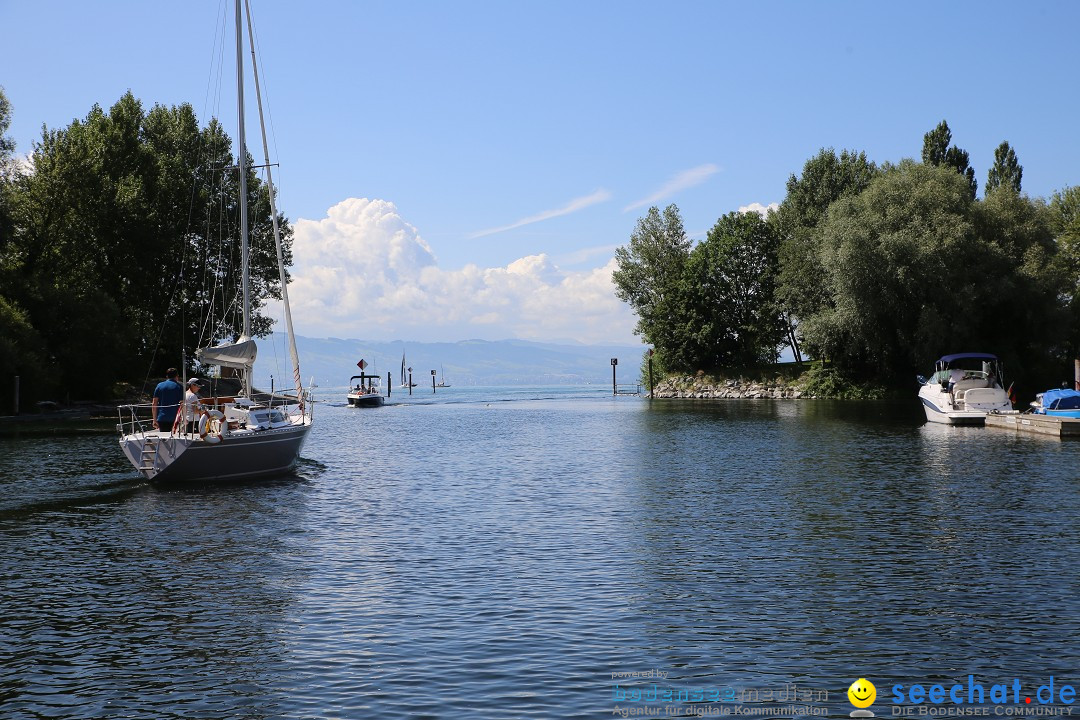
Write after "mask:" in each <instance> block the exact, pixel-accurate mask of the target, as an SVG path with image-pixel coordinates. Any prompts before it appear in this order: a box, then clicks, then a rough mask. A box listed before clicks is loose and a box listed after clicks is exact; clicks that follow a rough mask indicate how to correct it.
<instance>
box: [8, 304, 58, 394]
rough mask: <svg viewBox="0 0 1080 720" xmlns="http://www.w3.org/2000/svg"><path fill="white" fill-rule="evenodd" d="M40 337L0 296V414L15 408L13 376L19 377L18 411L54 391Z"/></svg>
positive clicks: (51, 376)
mask: <svg viewBox="0 0 1080 720" xmlns="http://www.w3.org/2000/svg"><path fill="white" fill-rule="evenodd" d="M50 370H52V363H51V362H50V361H49V359H48V358H47V354H46V352H45V344H44V342H43V341H42V339H41V336H40V335H39V334H38V333H37V331H36V330H34V328H33V327H32V326H31V325H30V319H29V318H28V317H27V315H26V313H25V312H23V311H22V310H21V309H20V308H19V307H18V306H16V305H14V304H13V303H11V302H9V301H8V300H5V299H4V298H3V297H2V296H0V415H6V414H7V413H9V412H11V411H12V410H13V409H14V407H13V406H14V392H15V383H14V378H15V376H19V388H20V392H19V401H20V402H19V405H20V410H24V409H27V408H30V407H32V406H33V404H34V402H35V401H37V400H40V399H43V398H46V397H48V396H49V394H50V393H52V392H54V391H55V390H56V389H57V386H56V384H55V381H54V378H55V375H54V374H53V373H52V372H50Z"/></svg>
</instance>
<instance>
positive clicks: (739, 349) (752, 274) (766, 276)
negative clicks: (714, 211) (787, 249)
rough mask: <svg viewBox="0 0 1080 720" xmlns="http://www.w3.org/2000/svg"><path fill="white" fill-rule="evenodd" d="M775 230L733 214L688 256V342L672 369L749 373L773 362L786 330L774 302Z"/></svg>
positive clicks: (758, 220) (745, 215)
mask: <svg viewBox="0 0 1080 720" xmlns="http://www.w3.org/2000/svg"><path fill="white" fill-rule="evenodd" d="M778 245H779V242H778V239H777V235H776V232H775V229H774V228H773V226H772V225H770V224H769V223H767V222H766V221H765V220H764V219H762V217H761V216H760V215H759V214H757V213H755V212H749V213H737V212H731V213H728V214H727V215H724V216H723V217H721V218H720V219H719V220H717V221H716V224H715V225H714V226H713V227H712V229H711V230H709V233H708V235H707V237H706V239H705V241H704V242H702V243H700V244H699V245H698V246H697V247H695V248H694V249H693V251H692V252H691V253H690V259H689V260H688V262H687V268H686V284H685V287H684V292H683V297H684V310H683V313H682V318H683V323H684V324H685V325H687V326H688V327H689V329H690V332H689V333H688V334H689V342H687V343H686V344H685V345H684V346H683V347H682V348H681V350H682V352H681V353H680V354H679V355H678V356H676V357H675V358H674V360H675V362H674V365H675V368H676V369H682V370H691V369H699V368H704V369H707V370H716V369H720V368H736V367H751V366H756V365H759V364H763V363H771V362H775V361H776V357H777V355H778V352H777V349H778V347H779V346H780V344H781V342H782V341H783V337H784V324H783V319H782V317H781V314H780V309H779V306H778V305H777V302H776V279H777V272H778V261H777V247H778Z"/></svg>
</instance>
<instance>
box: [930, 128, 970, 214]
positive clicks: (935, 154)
mask: <svg viewBox="0 0 1080 720" xmlns="http://www.w3.org/2000/svg"><path fill="white" fill-rule="evenodd" d="M951 140H952V131H951V130H949V124H948V123H947V122H945V121H944V120H942V121H941V122H940V123H938V126H937V127H936V128H934V129H933V130H931V131H930V132H928V133H926V135H924V136H923V150H922V160H923V162H924V163H926V164H927V165H935V166H942V167H951V168H952V169H954V170H956V172H958V173H960V174H961V175H962V176H964V178H965V179H967V182H968V185H969V187H970V189H971V198H972V199H975V196H976V194H977V193H978V190H979V183H978V181H977V180H975V168H973V167H970V157H969V156H968V153H967V150H961V149H960V148H958V147H956V146H955V145H953V146H952V147H949V142H950V141H951Z"/></svg>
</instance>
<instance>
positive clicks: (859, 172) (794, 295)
mask: <svg viewBox="0 0 1080 720" xmlns="http://www.w3.org/2000/svg"><path fill="white" fill-rule="evenodd" d="M877 172H878V170H877V167H876V166H875V165H874V163H872V162H870V161H868V160H867V159H866V154H865V153H856V152H855V151H848V150H844V151H841V153H840V155H839V156H837V154H836V151H835V150H833V149H832V148H829V149H822V150H821V151H819V152H818V154H817V155H815V156H814V157H812V158H810V159H809V160H807V161H806V164H805V165H804V166H803V173H802V176H801V177H798V178H797V177H796V176H795V175H791V176H790V177H789V178H788V181H787V196H786V197H785V198H784V202H782V203H781V204H780V208H779V210H778V211H777V212H776V213H775V214H774V215H772V216H771V217H770V221H771V222H773V223H774V224H775V225H776V228H777V233H778V234H779V237H780V239H781V240H780V248H779V267H780V269H779V278H778V286H777V291H776V292H777V299H778V301H779V303H780V305H781V307H782V308H783V310H784V311H785V312H786V313H787V315H788V316H789V317H790V318H793V320H792V323H793V324H794V323H795V322H797V321H799V320H801V319H802V318H806V317H810V316H811V315H813V314H814V313H816V312H818V311H820V310H822V309H823V308H825V307H827V306H828V305H829V303H830V302H831V299H830V296H829V293H828V291H827V288H826V287H825V286H824V285H823V283H822V279H823V278H824V276H825V269H824V268H823V267H822V265H821V256H820V253H819V245H820V238H819V236H818V234H817V233H816V230H817V228H818V226H819V225H820V224H821V222H822V221H823V220H824V219H825V218H826V217H827V216H828V210H829V206H830V205H832V204H833V203H834V202H836V201H837V200H839V199H840V198H842V197H848V196H851V195H858V194H859V193H860V192H862V191H863V190H864V189H866V187H867V186H868V185H869V184H870V181H871V180H872V179H873V178H874V176H875V175H876V174H877Z"/></svg>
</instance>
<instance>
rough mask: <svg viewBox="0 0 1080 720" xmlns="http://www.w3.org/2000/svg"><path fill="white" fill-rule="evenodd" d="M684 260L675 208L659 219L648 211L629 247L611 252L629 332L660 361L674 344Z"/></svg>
mask: <svg viewBox="0 0 1080 720" xmlns="http://www.w3.org/2000/svg"><path fill="white" fill-rule="evenodd" d="M689 255H690V238H688V237H687V235H686V231H685V230H684V229H683V222H682V216H681V215H680V214H679V208H678V207H676V206H675V205H668V206H667V208H665V209H664V212H663V214H661V213H660V211H659V209H657V208H656V207H651V208H649V210H648V212H647V213H646V214H645V217H643V218H639V219H638V221H637V225H636V226H635V228H634V232H633V233H632V234H631V235H630V243H629V244H628V245H626V246H625V247H619V248H617V249H616V250H615V261H616V263H617V264H618V269H616V270H615V272H614V273H612V276H611V279H612V282H614V284H615V295H616V296H617V297H618V298H619V299H620V300H623V301H625V302H627V303H629V305H630V307H631V308H632V309H633V310H634V313H635V314H636V315H637V317H638V321H637V326H636V327H635V328H634V332H635V333H636V334H638V335H641V337H642V338H643V339H644V340H645V341H646V342H648V343H651V344H653V345H654V346H655V347H656V349H657V351H659V352H660V353H661V354H662V355H663V356H664V357H665V358H666V356H667V354H668V353H673V352H675V351H676V348H677V347H678V344H679V342H680V340H679V338H680V329H681V321H682V318H681V317H680V302H681V285H682V283H683V279H684V271H685V268H686V261H687V259H688V258H689ZM665 362H667V360H666V359H665Z"/></svg>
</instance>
